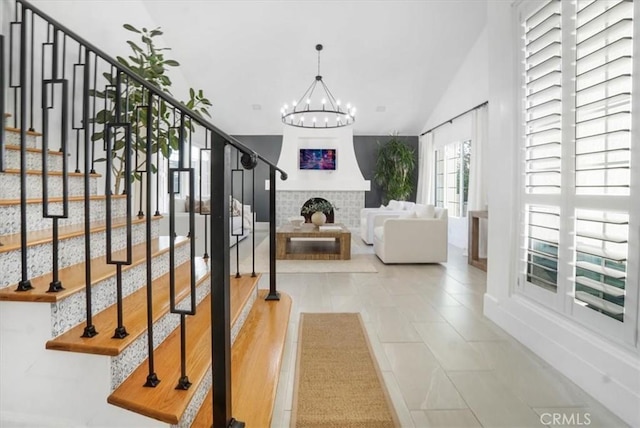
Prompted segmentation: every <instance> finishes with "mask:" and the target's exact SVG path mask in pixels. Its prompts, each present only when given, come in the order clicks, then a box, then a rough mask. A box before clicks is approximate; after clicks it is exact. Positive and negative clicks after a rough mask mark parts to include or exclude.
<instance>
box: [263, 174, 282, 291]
mask: <svg viewBox="0 0 640 428" xmlns="http://www.w3.org/2000/svg"><path fill="white" fill-rule="evenodd" d="M265 300H280V293H278V291H277V290H276V168H275V167H274V166H273V165H271V166H269V294H268V295H267V297H266V298H265Z"/></svg>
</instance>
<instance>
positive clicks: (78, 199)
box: [0, 195, 127, 207]
mask: <svg viewBox="0 0 640 428" xmlns="http://www.w3.org/2000/svg"><path fill="white" fill-rule="evenodd" d="M111 197H112V198H113V199H124V198H126V197H127V195H111ZM106 198H107V197H106V196H105V195H91V196H89V199H91V200H92V201H102V200H104V199H106ZM68 199H69V202H81V201H84V196H69V198H68ZM49 202H62V197H57V198H49ZM41 203H42V198H30V199H27V204H41ZM7 205H20V199H0V207H1V206H7Z"/></svg>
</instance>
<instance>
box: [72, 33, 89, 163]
mask: <svg viewBox="0 0 640 428" xmlns="http://www.w3.org/2000/svg"><path fill="white" fill-rule="evenodd" d="M85 54H86V51H85ZM81 59H82V45H78V62H76V63H75V64H73V85H72V89H71V97H72V99H73V100H75V99H76V86H77V83H78V74H79V73H80V72H79V71H78V69H79V68H82V73H83V76H84V77H86V73H85V69H86V68H88V67H89V64H88V63H82V62H81ZM85 60H86V58H85ZM82 84H83V91H84V88H85V87H87V90H89V88H88V86H89V83H88V82H84V81H83V82H82ZM87 100H88V98H87ZM83 102H84V98H83ZM82 107H83V109H82V119H81V120H80V121H77V120H76V103H75V102H74V103H72V104H71V121H72V122H73V129H75V130H76V169H75V172H76V173H78V174H79V173H80V130H85V126H86V124H85V122H84V120H85V111H84V107H85V105H84V104H83V106H82ZM86 119H87V120H89V115H88V112H87V115H86ZM86 132H89V127H88V126H87V127H86ZM87 171H88V170H87Z"/></svg>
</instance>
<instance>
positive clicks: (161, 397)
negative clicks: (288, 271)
mask: <svg viewBox="0 0 640 428" xmlns="http://www.w3.org/2000/svg"><path fill="white" fill-rule="evenodd" d="M258 280H259V277H256V278H251V277H250V275H244V276H243V277H241V278H237V279H236V278H235V277H232V278H231V284H230V287H231V289H233V288H235V287H236V286H238V284H241V285H242V286H243V289H244V290H246V289H247V288H249V289H250V290H253V289H254V287H255V284H257V281H258ZM247 283H249V284H254V287H246V284H247ZM238 294H240V293H234V292H232V293H231V297H230V298H231V299H232V300H231V311H232V314H231V318H232V319H237V315H236V314H235V313H234V312H238V311H241V310H242V306H240V305H239V304H237V303H235V302H234V300H236V299H235V298H234V296H238ZM241 298H242V300H246V299H245V298H244V297H242V296H241ZM210 308H211V295H210V294H209V295H208V296H207V297H206V298H204V299H203V300H202V302H200V304H199V305H198V309H197V311H196V315H195V316H188V317H187V335H186V341H187V357H186V361H188V365H187V376H188V377H189V380H190V381H191V382H192V383H193V385H192V386H191V388H189V389H188V390H186V391H184V390H176V389H175V387H176V384H177V382H178V379H179V378H180V327H178V328H177V329H176V330H174V331H173V332H172V333H171V334H170V335H169V336H168V337H167V338H166V339H165V341H164V342H162V343H161V344H160V345H159V346H158V347H157V349H156V352H155V368H156V373H157V374H158V377H159V378H160V380H161V382H160V383H159V384H158V385H157V386H156V387H155V388H145V387H143V385H144V383H145V382H146V379H147V374H148V366H147V364H148V362H147V360H145V361H144V362H143V363H142V364H141V365H140V366H139V367H138V368H137V369H136V370H135V371H134V372H133V373H132V374H131V375H130V376H129V377H128V378H127V379H126V380H125V381H124V382H123V383H122V384H121V385H120V386H119V387H118V388H117V389H116V390H115V391H114V392H113V393H112V394H111V395H110V396H109V397H108V398H107V402H109V403H110V404H113V405H115V406H118V407H122V408H124V409H127V410H131V411H133V412H136V413H139V414H142V415H145V416H148V417H151V418H154V419H158V420H160V421H163V422H166V423H170V424H177V423H178V422H179V420H180V418H181V416H182V414H183V413H184V411H185V409H186V408H187V406H188V405H189V402H190V401H191V399H192V398H193V395H194V394H195V391H196V390H197V386H198V385H199V384H200V383H201V382H202V380H203V379H204V377H205V375H206V374H207V372H208V371H209V370H210V367H211V309H210Z"/></svg>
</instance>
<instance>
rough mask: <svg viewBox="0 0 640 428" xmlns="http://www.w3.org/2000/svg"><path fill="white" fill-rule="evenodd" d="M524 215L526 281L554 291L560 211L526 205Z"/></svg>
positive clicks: (552, 208) (556, 279)
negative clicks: (525, 230) (525, 224)
mask: <svg viewBox="0 0 640 428" xmlns="http://www.w3.org/2000/svg"><path fill="white" fill-rule="evenodd" d="M527 214H528V225H527V229H528V230H527V236H528V239H527V241H528V242H527V281H529V282H530V283H532V284H535V285H537V286H539V287H543V288H546V289H548V290H551V291H554V292H555V291H556V288H557V285H558V244H559V229H560V212H559V210H558V208H556V207H542V206H529V208H528V210H527Z"/></svg>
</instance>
